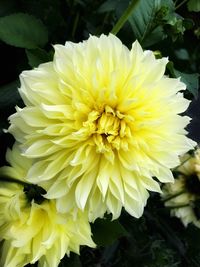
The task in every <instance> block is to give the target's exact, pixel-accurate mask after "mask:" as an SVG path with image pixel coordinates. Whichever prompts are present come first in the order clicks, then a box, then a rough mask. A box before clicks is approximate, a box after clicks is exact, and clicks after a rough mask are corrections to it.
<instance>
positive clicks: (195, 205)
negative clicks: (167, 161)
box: [162, 149, 200, 228]
mask: <svg viewBox="0 0 200 267" xmlns="http://www.w3.org/2000/svg"><path fill="white" fill-rule="evenodd" d="M181 161H182V164H181V165H180V167H178V168H177V173H178V177H177V179H175V182H174V184H166V185H165V186H164V189H163V195H162V197H163V199H165V206H166V207H170V208H171V210H170V213H171V215H172V216H176V217H178V218H179V219H180V220H181V221H182V223H183V224H184V225H185V226H187V225H188V224H189V223H193V224H194V225H196V226H197V227H199V228H200V209H199V204H200V149H197V151H196V152H195V155H194V156H191V155H189V154H186V155H185V156H184V157H182V159H181Z"/></svg>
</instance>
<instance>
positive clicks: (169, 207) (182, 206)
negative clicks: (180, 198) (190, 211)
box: [166, 203, 190, 209]
mask: <svg viewBox="0 0 200 267" xmlns="http://www.w3.org/2000/svg"><path fill="white" fill-rule="evenodd" d="M189 206H190V204H188V203H187V204H180V205H174V206H166V208H168V209H179V208H185V207H189Z"/></svg>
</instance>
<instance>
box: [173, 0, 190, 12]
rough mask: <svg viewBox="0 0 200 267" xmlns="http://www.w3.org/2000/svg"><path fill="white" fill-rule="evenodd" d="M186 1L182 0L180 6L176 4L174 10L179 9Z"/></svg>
mask: <svg viewBox="0 0 200 267" xmlns="http://www.w3.org/2000/svg"><path fill="white" fill-rule="evenodd" d="M187 1H188V0H183V1H182V2H181V3H180V4H178V5H177V6H176V7H175V10H177V9H178V8H179V7H181V6H182V5H183V4H185V3H186V2H187Z"/></svg>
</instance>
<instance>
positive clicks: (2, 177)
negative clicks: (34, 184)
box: [0, 176, 30, 186]
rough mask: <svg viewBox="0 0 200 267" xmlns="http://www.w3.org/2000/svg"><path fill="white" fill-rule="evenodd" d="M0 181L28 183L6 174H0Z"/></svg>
mask: <svg viewBox="0 0 200 267" xmlns="http://www.w3.org/2000/svg"><path fill="white" fill-rule="evenodd" d="M0 182H7V183H16V184H20V185H23V186H25V185H30V184H29V183H26V182H24V181H20V180H18V179H15V178H11V177H8V176H1V177H0Z"/></svg>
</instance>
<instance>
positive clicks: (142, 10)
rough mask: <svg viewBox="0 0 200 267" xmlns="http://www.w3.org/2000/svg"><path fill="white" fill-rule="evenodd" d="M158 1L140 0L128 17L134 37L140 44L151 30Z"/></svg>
mask: <svg viewBox="0 0 200 267" xmlns="http://www.w3.org/2000/svg"><path fill="white" fill-rule="evenodd" d="M158 5H159V0H148V1H146V0H141V1H140V2H139V3H138V5H137V7H136V8H135V9H134V12H133V13H132V14H131V16H130V17H129V22H130V24H131V27H132V30H133V32H134V35H135V37H136V38H137V39H138V40H139V41H140V42H142V41H143V40H144V38H145V37H146V35H147V34H148V33H149V31H150V30H151V29H152V25H153V20H154V17H155V14H156V11H157V9H158Z"/></svg>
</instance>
